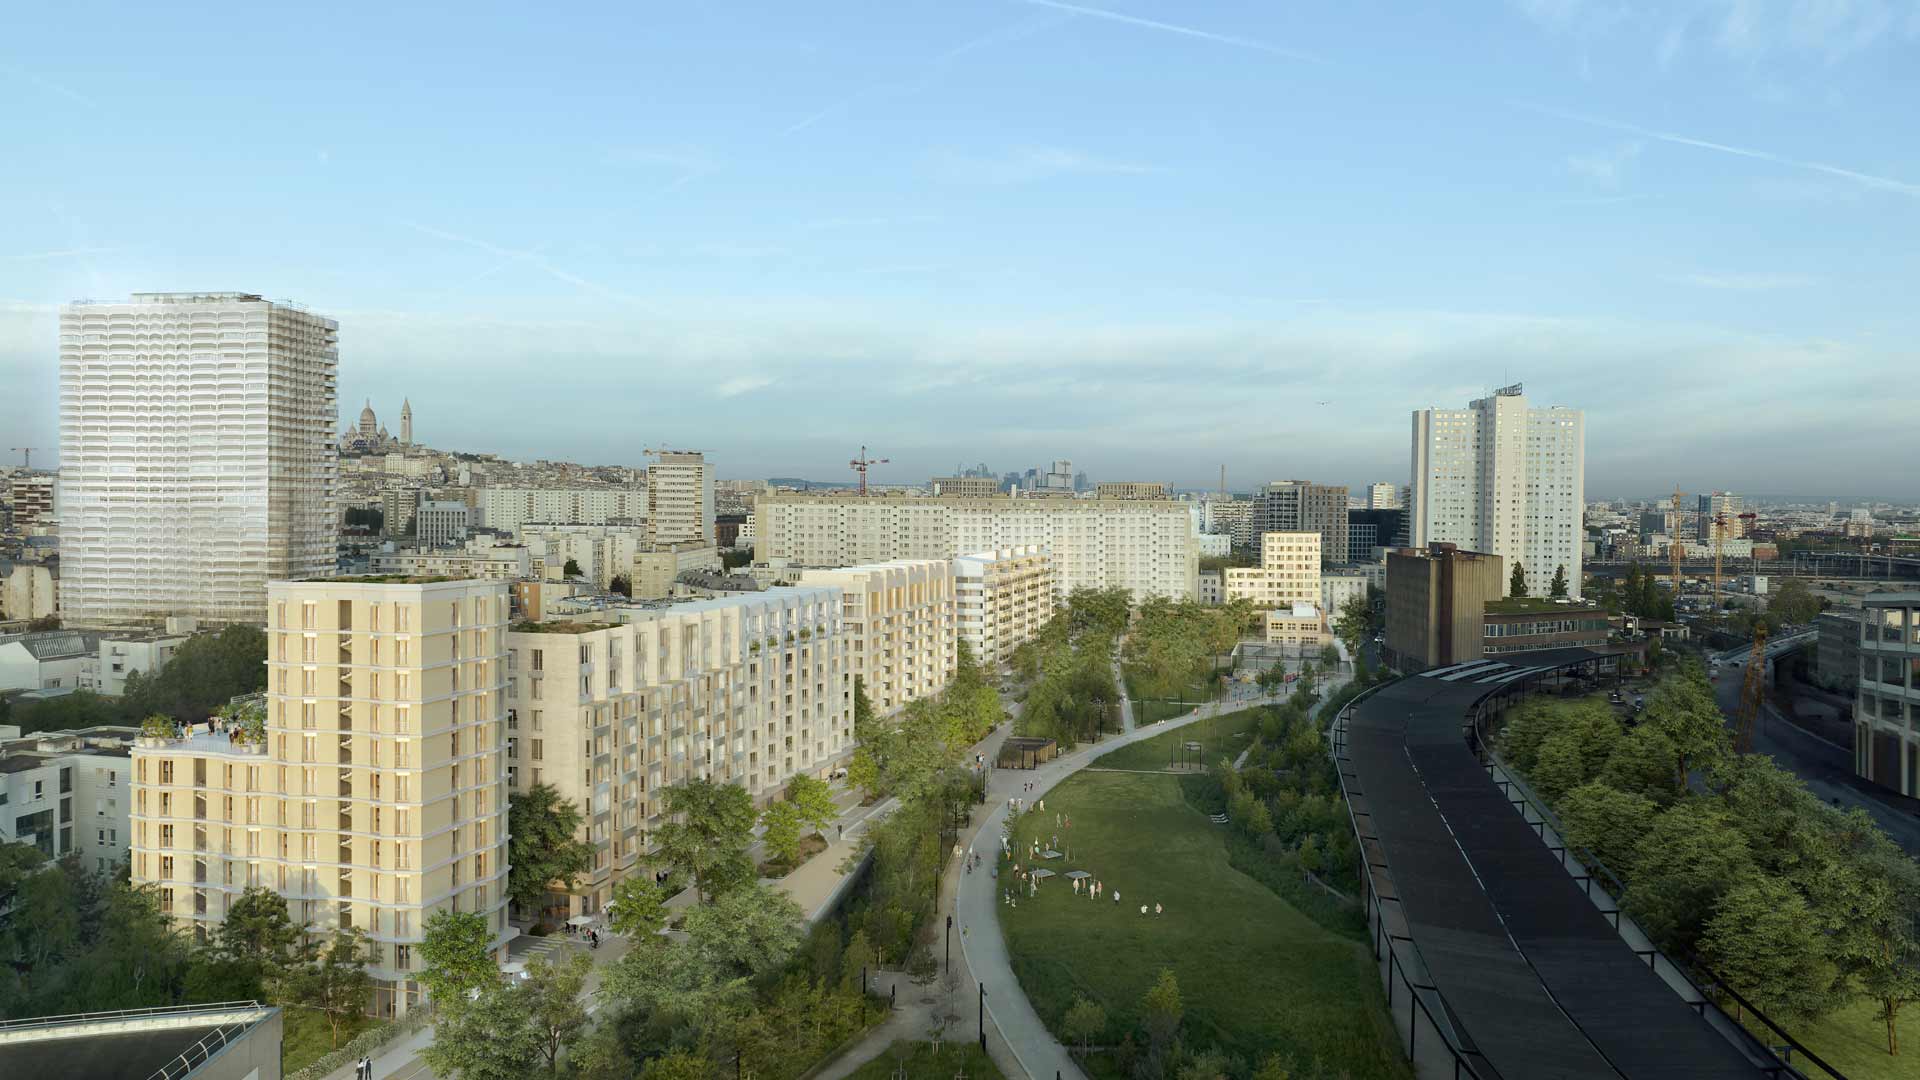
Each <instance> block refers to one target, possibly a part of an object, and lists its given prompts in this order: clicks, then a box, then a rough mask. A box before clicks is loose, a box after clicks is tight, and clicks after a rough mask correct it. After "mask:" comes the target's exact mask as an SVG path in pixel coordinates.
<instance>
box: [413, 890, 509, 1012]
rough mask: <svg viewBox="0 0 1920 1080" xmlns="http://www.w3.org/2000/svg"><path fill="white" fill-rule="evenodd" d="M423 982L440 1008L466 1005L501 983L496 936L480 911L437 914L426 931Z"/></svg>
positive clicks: (429, 920)
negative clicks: (495, 954) (477, 994)
mask: <svg viewBox="0 0 1920 1080" xmlns="http://www.w3.org/2000/svg"><path fill="white" fill-rule="evenodd" d="M422 929H423V930H424V931H425V934H424V937H423V939H422V941H421V943H420V962H421V967H422V970H421V972H420V982H421V983H422V984H424V985H425V986H426V988H427V994H428V996H429V997H430V998H431V999H432V1001H433V1002H434V1004H435V1006H436V1007H439V1006H446V1007H450V1008H451V1007H457V1006H459V1005H462V1004H464V1003H465V1002H466V1001H467V999H468V997H469V996H471V995H472V993H473V992H474V991H475V990H479V989H481V988H483V987H487V986H492V985H493V984H494V983H496V982H498V981H499V978H500V975H499V970H498V968H496V967H495V966H494V962H493V932H492V931H491V930H489V929H488V928H487V920H486V917H485V916H483V915H481V914H480V913H479V912H476V911H444V910H443V911H436V912H434V913H433V916H432V917H431V918H429V919H428V920H427V921H426V925H425V926H424V927H423V928H422Z"/></svg>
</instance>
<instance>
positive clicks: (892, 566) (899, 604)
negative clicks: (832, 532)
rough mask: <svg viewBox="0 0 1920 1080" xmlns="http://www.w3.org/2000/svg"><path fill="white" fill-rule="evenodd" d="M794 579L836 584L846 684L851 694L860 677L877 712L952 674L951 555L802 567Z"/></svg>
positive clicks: (930, 689)
mask: <svg viewBox="0 0 1920 1080" xmlns="http://www.w3.org/2000/svg"><path fill="white" fill-rule="evenodd" d="M800 584H801V585H829V586H834V587H836V588H838V589H839V590H840V593H841V625H842V626H843V627H845V629H846V650H847V657H848V663H847V665H846V671H847V677H848V688H847V689H848V692H849V693H851V692H852V680H853V679H854V678H856V677H857V678H859V679H860V681H861V682H862V684H864V686H865V688H866V694H867V701H868V702H869V703H870V704H872V706H873V708H874V711H875V712H876V713H878V714H880V715H883V716H884V715H888V714H891V713H895V712H898V711H899V710H900V709H902V708H905V707H906V705H907V703H908V702H910V701H914V700H917V699H919V698H924V697H931V696H933V695H935V694H938V693H939V692H940V691H941V690H942V689H944V688H945V687H946V685H947V680H948V679H950V678H952V676H953V666H954V659H955V656H954V654H955V645H956V643H957V642H958V641H959V634H958V627H957V625H956V624H957V622H958V612H957V608H956V606H955V588H954V569H953V561H952V560H950V559H902V560H899V561H896V562H888V563H875V564H873V565H870V566H850V567H847V568H845V569H843V570H808V571H806V572H804V573H802V574H801V575H800ZM849 700H851V698H849Z"/></svg>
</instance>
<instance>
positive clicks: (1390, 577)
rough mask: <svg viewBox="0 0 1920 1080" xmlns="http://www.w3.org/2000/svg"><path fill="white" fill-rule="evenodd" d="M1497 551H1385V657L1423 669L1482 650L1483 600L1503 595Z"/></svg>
mask: <svg viewBox="0 0 1920 1080" xmlns="http://www.w3.org/2000/svg"><path fill="white" fill-rule="evenodd" d="M1506 587H1507V579H1506V575H1505V563H1504V561H1503V560H1502V559H1501V558H1500V556H1498V555H1488V554H1485V553H1482V552H1477V551H1462V550H1460V549H1459V548H1457V547H1454V546H1453V545H1451V544H1433V545H1431V546H1429V547H1425V548H1400V549H1396V550H1394V551H1390V552H1388V553H1387V589H1386V592H1387V635H1386V636H1387V640H1386V658H1387V663H1388V664H1389V665H1390V666H1392V667H1394V668H1395V669H1397V670H1399V671H1402V672H1409V673H1411V672H1417V671H1425V670H1427V669H1428V668H1435V667H1445V666H1447V665H1449V664H1457V663H1460V662H1462V661H1465V660H1478V659H1480V657H1481V656H1482V655H1483V653H1482V650H1483V645H1484V640H1485V636H1486V626H1485V615H1486V608H1487V604H1488V602H1490V601H1493V600H1498V599H1500V598H1501V597H1503V596H1505V595H1506Z"/></svg>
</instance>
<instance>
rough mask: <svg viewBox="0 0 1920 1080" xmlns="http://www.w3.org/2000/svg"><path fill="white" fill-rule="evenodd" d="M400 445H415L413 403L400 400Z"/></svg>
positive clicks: (404, 399)
mask: <svg viewBox="0 0 1920 1080" xmlns="http://www.w3.org/2000/svg"><path fill="white" fill-rule="evenodd" d="M400 445H401V446H412V445H413V402H411V401H408V400H407V399H406V398H401V399H400Z"/></svg>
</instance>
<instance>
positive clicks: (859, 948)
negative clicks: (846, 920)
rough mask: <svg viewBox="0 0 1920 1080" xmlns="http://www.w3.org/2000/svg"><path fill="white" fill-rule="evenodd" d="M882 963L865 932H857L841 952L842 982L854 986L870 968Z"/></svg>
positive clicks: (850, 937) (849, 938)
mask: <svg viewBox="0 0 1920 1080" xmlns="http://www.w3.org/2000/svg"><path fill="white" fill-rule="evenodd" d="M879 963H880V957H879V954H877V953H875V952H874V951H873V945H872V943H871V942H869V941H868V940H867V932H866V931H865V930H855V931H854V932H853V933H852V935H850V936H849V937H848V938H847V947H846V948H845V949H842V950H841V952H840V982H841V983H842V984H843V985H846V986H852V985H853V983H854V980H856V979H858V978H860V976H861V975H862V974H864V973H865V972H866V970H867V969H868V968H871V967H875V966H877V965H878V964H879Z"/></svg>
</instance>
